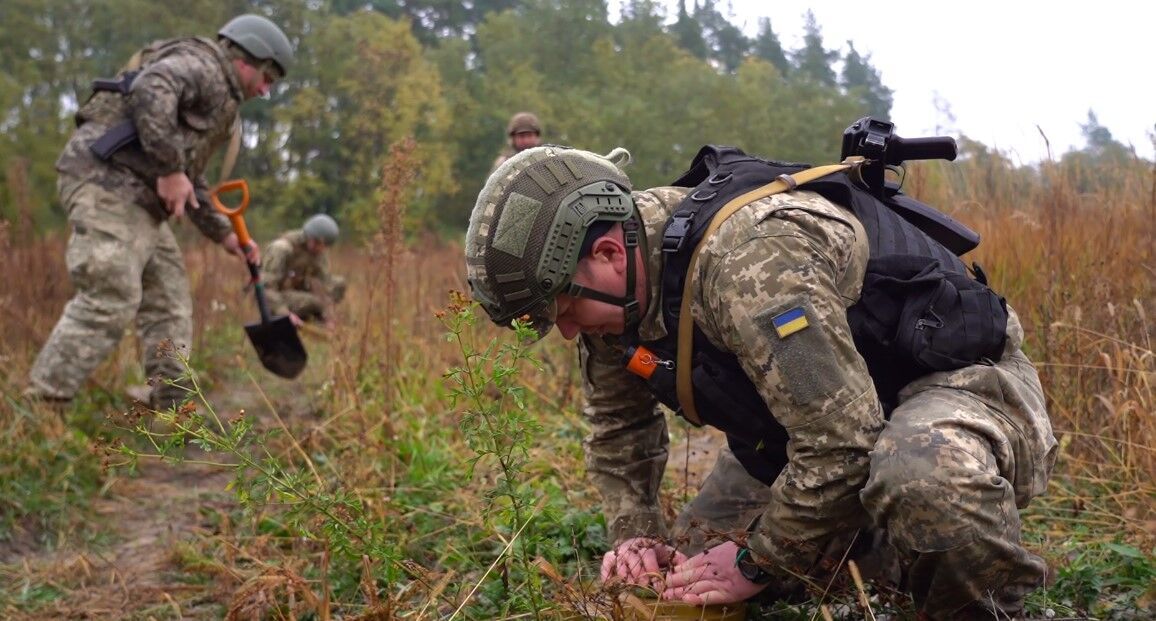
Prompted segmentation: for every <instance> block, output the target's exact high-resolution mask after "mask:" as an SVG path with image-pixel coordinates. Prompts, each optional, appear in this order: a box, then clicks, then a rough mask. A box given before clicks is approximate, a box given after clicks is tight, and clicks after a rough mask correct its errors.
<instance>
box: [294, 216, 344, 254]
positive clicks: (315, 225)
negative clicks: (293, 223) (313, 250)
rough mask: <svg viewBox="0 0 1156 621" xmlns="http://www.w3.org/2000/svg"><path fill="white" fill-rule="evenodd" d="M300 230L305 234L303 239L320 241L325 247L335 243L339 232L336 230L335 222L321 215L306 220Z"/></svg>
mask: <svg viewBox="0 0 1156 621" xmlns="http://www.w3.org/2000/svg"><path fill="white" fill-rule="evenodd" d="M302 230H303V231H304V233H305V239H317V240H321V241H323V242H325V245H326V246H332V245H333V244H334V242H336V241H337V235H338V233H339V232H340V230H339V229H338V228H337V221H336V220H334V219H333V218H330V217H329V216H327V215H325V214H323V213H319V214H317V215H316V216H313V217H312V218H309V219H308V220H306V221H305V226H304V227H303V228H302Z"/></svg>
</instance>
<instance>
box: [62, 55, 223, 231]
mask: <svg viewBox="0 0 1156 621" xmlns="http://www.w3.org/2000/svg"><path fill="white" fill-rule="evenodd" d="M243 100H244V96H243V94H242V91H241V85H240V82H239V81H238V78H237V75H236V72H235V70H234V69H233V65H232V61H231V60H230V59H229V56H228V54H227V53H226V52H225V51H224V50H222V49H221V48H220V46H218V45H217V44H216V43H215V42H214V41H212V40H210V39H205V38H190V39H173V40H169V41H162V42H159V43H155V44H153V45H151V46H150V47H148V48H146V49H145V50H143V51H142V54H141V69H140V73H139V74H138V75H137V76H136V79H135V80H134V81H133V84H132V89H131V90H130V92H129V95H128V97H124V96H122V95H121V94H119V93H114V92H96V93H94V94H93V95H92V97H91V98H90V99H89V100H88V101H87V102H85V104H84V105H83V106H81V107H80V110H79V111H78V112H77V113H76V122H77V125H78V128H77V130H76V131H75V132H73V134H72V137H71V138H70V139H69V141H68V144H67V145H65V147H64V151H63V153H61V155H60V157H59V158H58V159H57V161H56V169H57V170H58V171H59V172H60V174H61V176H63V177H68V178H69V179H72V180H76V181H87V182H91V183H96V184H99V185H100V186H102V187H104V188H105V189H107V190H109V191H113V192H117V193H119V194H120V195H121V196H122V197H123V200H125V201H126V202H130V203H133V204H136V205H139V206H140V207H143V208H144V209H146V210H148V211H149V213H151V214H152V215H153V217H155V218H156V219H157V220H158V221H159V220H166V219H168V217H169V214H168V212H167V211H166V210H165V207H164V201H162V200H161V198H160V196H158V195H157V193H156V180H157V178H158V177H160V176H163V175H167V174H170V173H174V172H184V173H186V174H187V175H188V177H189V179H190V180H191V181H192V182H193V184H194V185H195V186H196V187H197V189H198V190H199V191H200V192H201V194H199V195H200V196H205V194H203V193H204V192H205V191H207V189H208V182H207V181H206V180H205V178H204V173H205V167H206V166H207V165H208V162H209V158H210V157H211V156H212V155H213V154H214V153H216V152H217V151H218V150H219V149H220V148H221V147H223V146H224V145H225V144H226V143H227V142H228V141H229V136H230V135H231V133H232V130H233V124H234V123H235V122H236V119H237V112H238V110H239V108H240V105H241V103H242V101H243ZM128 118H131V119H132V120H133V123H134V125H135V126H136V129H137V134H138V135H139V138H140V141H139V143H133V144H129V145H128V146H126V147H125V148H123V149H121V150H120V151H118V152H117V153H116V154H115V155H113V156H112V160H111V162H102V161H100V160H99V159H98V158H97V157H96V156H95V155H94V154H93V153H92V151H91V150H90V149H89V147H90V146H91V145H92V143H93V142H95V141H96V140H97V139H99V138H100V137H101V136H102V135H104V133H105V132H106V131H107V130H108V129H109V128H110V127H112V126H114V125H116V124H118V123H120V122H121V121H123V120H125V119H128ZM186 213H187V214H188V216H189V219H190V220H192V221H193V223H194V224H195V225H196V226H197V228H199V229H200V230H201V232H202V233H204V234H205V235H206V236H207V237H209V238H210V239H212V240H213V241H217V242H219V241H221V240H222V239H224V238H225V237H226V236H227V235H228V234H229V233H230V232H231V231H232V229H231V228H230V226H229V221H228V220H227V219H226V218H225V217H224V216H222V215H221V214H219V213H216V212H215V211H213V210H212V209H190V210H187V211H186Z"/></svg>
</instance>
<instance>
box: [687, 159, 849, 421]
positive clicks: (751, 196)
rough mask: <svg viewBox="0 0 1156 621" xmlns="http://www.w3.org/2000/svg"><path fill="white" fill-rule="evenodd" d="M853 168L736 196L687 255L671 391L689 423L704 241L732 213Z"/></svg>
mask: <svg viewBox="0 0 1156 621" xmlns="http://www.w3.org/2000/svg"><path fill="white" fill-rule="evenodd" d="M853 166H854V164H832V165H830V166H816V167H815V168H808V169H807V170H801V171H799V172H797V173H795V174H793V175H781V176H779V178H778V179H777V180H775V181H772V182H771V183H768V184H767V185H764V186H762V187H759V188H755V189H754V190H751V191H750V192H747V193H746V194H743V195H741V196H738V197H736V198H733V199H731V200H730V201H729V202H727V204H726V205H723V207H722V209H720V210H718V212H717V213H716V214H715V215H714V217H713V218H711V221H710V224H709V225H707V228H706V231H705V232H704V233H703V234H702V239H700V240H699V242H698V245H697V246H695V247H694V251H693V252H691V255H690V266H689V267H688V268H687V270H686V280H685V283H684V284H683V289H682V306H681V307H680V309H679V313H678V316H679V322H678V352H677V353H676V355H675V363H674V368H675V376H674V379H675V390H676V392H677V394H678V404H679V405H680V406H681V407H682V415H683V416H684V417H686V419H687V420H689V421H690V422H692V423H694V424H696V425H701V424H702V419H700V418H699V417H698V410H697V409H696V408H695V405H694V390H693V389H692V388H691V382H690V372H691V348H692V347H693V346H694V338H693V335H694V319H693V318H692V317H691V315H690V283H691V281H693V280H694V271H695V269H696V268H697V267H698V253H699V251H700V250H702V249H703V247H704V246H706V242H707V240H709V239H710V236H711V235H713V234H714V233H715V231H717V230H718V229H719V227H720V226H722V223H723V222H725V221H726V219H727V218H729V217H731V215H732V214H733V213H735V212H736V211H738V210H740V209H742V208H743V207H746V206H747V205H749V204H751V203H753V202H755V201H757V200H759V199H760V198H766V197H768V196H772V195H774V194H779V193H781V192H789V191H791V190H793V189H795V188H796V187H798V186H801V185H803V184H806V183H810V182H812V181H814V180H816V179H820V178H822V177H826V176H827V175H830V174H834V173H837V172H842V171H844V170H848V169H850V168H852V167H853Z"/></svg>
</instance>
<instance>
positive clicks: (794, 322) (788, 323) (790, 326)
mask: <svg viewBox="0 0 1156 621" xmlns="http://www.w3.org/2000/svg"><path fill="white" fill-rule="evenodd" d="M771 324H773V325H774V326H775V333H777V334H778V335H779V338H781V339H784V338H787V337H788V336H790V335H792V334H794V333H796V332H798V331H799V330H803V329H805V328H806V327H807V326H809V325H811V324H809V323H807V313H806V312H805V311H804V310H803V307H802V306H796V307H795V308H792V309H791V310H789V311H787V312H785V313H779V314H778V315H775V316H774V317H772V318H771Z"/></svg>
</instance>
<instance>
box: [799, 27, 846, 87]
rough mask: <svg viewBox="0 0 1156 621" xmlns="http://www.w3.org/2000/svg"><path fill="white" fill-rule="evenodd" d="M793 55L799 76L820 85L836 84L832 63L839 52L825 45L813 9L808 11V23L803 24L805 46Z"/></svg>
mask: <svg viewBox="0 0 1156 621" xmlns="http://www.w3.org/2000/svg"><path fill="white" fill-rule="evenodd" d="M791 56H792V59H793V60H794V63H795V70H796V71H797V74H796V75H797V76H798V77H800V78H803V79H805V80H811V81H813V82H815V83H816V84H819V85H820V86H832V87H833V86H836V80H835V70H834V69H833V68H832V65H833V64H834V63H835V61H837V60H839V53H838V52H836V51H834V50H828V49H827V48H825V47H823V33H822V31H821V30H820V28H819V24H818V23H817V22H816V21H815V14H814V13H812V12H811V11H807V16H806V23H805V24H804V25H803V47H801V48H799V49H798V50H795V52H794V53H793V54H792V55H791Z"/></svg>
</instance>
